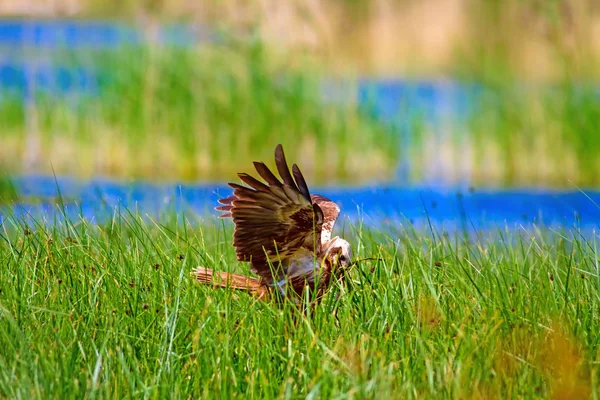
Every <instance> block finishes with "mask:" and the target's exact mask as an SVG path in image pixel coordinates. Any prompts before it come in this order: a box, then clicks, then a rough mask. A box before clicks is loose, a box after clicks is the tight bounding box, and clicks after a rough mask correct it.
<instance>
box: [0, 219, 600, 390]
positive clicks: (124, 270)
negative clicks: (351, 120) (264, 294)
mask: <svg viewBox="0 0 600 400" xmlns="http://www.w3.org/2000/svg"><path fill="white" fill-rule="evenodd" d="M187 218H188V219H184V217H183V216H179V217H175V216H174V215H173V214H170V213H165V214H164V215H162V216H161V217H160V218H159V219H158V220H156V221H152V220H150V219H148V218H146V217H145V218H141V217H138V216H135V215H130V214H128V213H126V212H125V213H124V215H119V214H115V216H114V217H113V219H112V220H110V221H109V222H107V223H103V224H102V225H100V226H96V225H91V224H89V223H88V222H87V221H85V220H79V221H69V222H66V223H65V222H60V220H57V221H56V222H54V223H50V225H49V226H48V227H45V228H44V227H42V226H37V225H36V226H29V227H26V226H25V225H24V224H23V223H22V222H20V221H19V220H18V219H17V218H16V217H9V218H8V219H6V220H5V221H4V225H3V228H2V236H1V237H0V265H2V271H3V272H2V277H1V278H0V279H1V280H0V321H1V322H0V346H1V347H2V349H3V350H2V352H0V396H1V397H7V398H18V397H20V398H82V397H85V398H129V397H135V398H164V397H169V398H190V397H194V398H196V397H201V396H202V397H209V398H307V397H308V398H373V399H375V398H380V399H388V398H409V399H410V398H490V397H491V398H515V397H525V398H531V397H540V396H545V397H555V398H583V397H584V396H587V395H589V394H591V393H592V392H593V393H594V395H595V396H597V395H598V389H597V388H598V377H599V375H598V372H599V371H598V359H599V358H598V342H599V340H600V334H599V332H600V326H599V325H600V324H599V322H600V321H599V318H598V315H600V314H599V312H600V309H599V306H600V302H599V298H598V295H599V288H600V275H599V270H598V266H597V260H598V254H597V244H596V242H595V241H591V242H590V241H586V240H584V239H582V238H581V237H580V236H579V235H578V233H577V232H575V231H573V232H565V234H564V235H561V234H558V233H555V232H548V231H534V232H532V233H530V234H528V233H525V232H508V231H503V230H500V231H497V232H495V233H494V234H493V237H494V238H493V239H492V235H490V236H489V237H488V236H485V237H480V239H479V240H477V241H476V242H462V241H460V240H456V239H452V238H450V237H448V236H446V235H444V234H441V232H438V233H436V234H435V236H432V235H431V234H427V233H423V232H416V231H414V230H413V229H412V228H410V227H402V226H400V225H398V226H396V227H393V228H392V233H383V232H381V231H377V230H374V229H369V228H366V227H363V226H362V225H350V224H340V226H338V229H339V230H340V233H341V234H342V235H343V236H345V237H348V238H350V240H351V242H352V244H353V246H354V248H355V252H356V256H357V257H365V256H374V257H380V258H381V259H382V261H381V262H376V261H367V262H363V263H361V264H360V265H359V266H358V267H356V268H355V269H353V270H352V271H351V273H350V281H349V283H348V285H347V286H346V287H345V288H344V289H339V288H334V289H333V293H331V294H330V295H328V296H327V297H326V298H325V300H324V303H323V305H322V307H320V308H319V309H317V311H316V314H315V315H314V316H313V317H312V318H311V319H303V318H299V317H298V316H297V315H295V314H294V312H293V311H292V310H291V309H289V308H288V309H284V310H279V309H278V308H276V307H274V306H272V305H269V304H263V303H259V302H256V301H254V300H252V299H251V298H249V297H248V296H245V295H243V294H238V293H232V292H230V291H226V290H219V291H215V290H213V289H212V288H210V287H205V286H201V285H199V284H197V282H195V281H194V279H192V278H191V277H190V271H191V269H192V268H193V267H195V266H197V265H204V266H208V267H213V268H216V269H219V270H236V271H241V272H246V271H247V267H245V266H240V265H239V264H238V263H236V262H235V261H234V260H235V255H234V251H233V248H232V247H231V246H230V242H231V227H230V225H229V224H226V225H225V226H222V225H218V224H217V225H215V224H214V223H213V220H212V219H206V220H203V219H200V218H198V217H194V216H188V217H187ZM338 291H341V293H342V296H340V298H339V300H336V297H335V292H338ZM333 309H335V310H337V311H336V314H337V317H336V315H334V313H333ZM294 319H296V320H297V321H298V322H297V324H296V325H294V323H293V320H294Z"/></svg>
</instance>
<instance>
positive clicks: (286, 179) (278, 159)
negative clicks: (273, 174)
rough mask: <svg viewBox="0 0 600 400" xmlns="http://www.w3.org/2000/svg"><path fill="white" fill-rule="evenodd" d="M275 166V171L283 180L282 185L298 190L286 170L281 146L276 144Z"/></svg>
mask: <svg viewBox="0 0 600 400" xmlns="http://www.w3.org/2000/svg"><path fill="white" fill-rule="evenodd" d="M275 165H276V166H277V171H279V175H280V176H281V179H283V183H285V184H286V185H288V186H290V187H291V188H293V189H296V190H298V187H297V186H296V182H294V179H293V178H292V174H290V169H289V168H288V164H287V160H286V159H285V154H284V153H283V146H282V145H281V144H278V145H277V148H275Z"/></svg>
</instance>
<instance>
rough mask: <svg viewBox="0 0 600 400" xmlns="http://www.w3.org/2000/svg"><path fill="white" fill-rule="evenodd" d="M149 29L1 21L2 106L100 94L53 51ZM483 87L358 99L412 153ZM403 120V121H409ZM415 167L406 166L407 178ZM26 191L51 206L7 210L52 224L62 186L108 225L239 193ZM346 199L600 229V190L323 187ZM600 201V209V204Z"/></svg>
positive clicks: (171, 35)
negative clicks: (422, 131)
mask: <svg viewBox="0 0 600 400" xmlns="http://www.w3.org/2000/svg"><path fill="white" fill-rule="evenodd" d="M155 39H156V40H157V41H158V43H159V44H161V45H168V46H190V45H193V44H195V43H197V42H199V41H208V40H212V41H214V40H218V37H217V36H216V35H215V34H213V33H212V32H209V31H207V30H202V29H198V28H192V27H190V26H185V25H176V26H166V27H160V28H159V30H158V33H157V35H156V38H155ZM145 40H146V38H145V36H144V34H143V33H142V31H141V30H139V29H136V28H135V27H133V26H130V25H124V24H120V23H115V22H108V21H92V22H90V21H85V22H83V21H69V20H54V21H18V20H11V21H0V100H1V99H2V96H3V94H6V93H12V94H15V93H16V94H17V95H19V96H21V97H22V98H23V99H30V98H31V96H32V95H33V94H35V93H36V92H38V91H43V92H46V93H50V94H51V95H53V96H58V97H60V96H69V98H71V97H72V95H73V94H75V95H77V96H79V95H92V96H93V95H96V94H97V93H98V92H99V91H100V90H101V87H100V82H101V80H100V78H99V77H100V75H101V74H103V73H105V72H106V71H99V70H97V69H93V68H89V67H85V68H84V67H81V66H74V65H64V64H57V63H55V62H54V60H53V57H52V55H53V53H54V52H55V51H60V50H61V49H65V48H66V49H70V50H75V51H77V50H78V49H86V50H90V49H92V50H93V49H103V50H106V49H116V48H119V47H120V46H123V45H137V44H142V43H144V41H145ZM482 90H483V89H482V87H481V86H480V85H478V84H475V83H464V82H462V83H458V82H452V81H444V80H440V81H408V80H400V79H391V80H368V79H365V80H361V81H359V82H358V88H357V91H356V92H355V93H351V94H350V96H355V98H356V99H357V102H358V104H359V105H360V106H361V107H362V109H363V110H364V112H368V113H372V114H373V115H374V116H376V117H377V118H379V119H381V120H383V121H386V122H387V123H389V124H390V125H391V127H392V128H393V129H394V131H395V132H396V134H399V135H402V137H403V141H402V142H403V143H404V146H403V147H404V148H409V146H408V145H407V144H408V143H409V142H410V140H411V121H410V119H409V118H407V116H415V115H416V116H419V117H421V118H422V120H424V121H426V122H427V124H428V125H429V127H430V129H431V128H432V127H433V128H434V129H435V128H436V127H440V126H443V125H444V123H445V122H446V121H448V120H449V119H451V120H452V121H453V123H456V122H457V121H458V122H460V121H462V120H464V119H466V118H467V117H468V116H469V114H470V113H472V112H474V110H476V107H477V104H478V102H479V96H480V94H481V92H482ZM324 97H325V98H326V99H330V100H333V101H342V100H344V99H345V98H347V97H348V93H347V85H345V83H344V82H333V81H331V82H326V83H324ZM399 116H401V117H399ZM408 171H409V166H407V165H400V166H399V171H398V182H403V181H405V179H403V176H405V175H407V173H408ZM15 183H16V186H17V189H18V191H19V193H20V195H22V196H25V198H27V197H31V198H41V199H42V202H41V203H40V202H35V203H31V204H28V203H21V204H19V205H18V206H16V207H13V208H12V209H6V208H5V209H4V216H2V212H1V211H0V219H3V218H4V219H5V218H6V215H7V214H11V213H15V214H16V215H17V216H22V217H27V216H30V215H31V216H34V217H35V218H46V219H48V220H52V219H53V218H54V217H55V216H56V215H57V212H58V208H57V206H56V203H57V202H58V200H57V196H58V191H57V184H58V187H59V188H60V191H61V194H62V196H63V197H64V199H65V200H66V204H65V210H66V211H67V213H68V214H69V215H70V216H71V217H72V218H77V217H78V216H79V215H80V214H81V215H82V216H83V217H85V218H86V219H88V220H91V221H95V222H101V221H103V220H106V219H107V218H109V216H110V215H111V214H113V213H114V212H115V209H116V207H126V208H129V209H132V210H137V211H138V212H140V213H142V214H149V215H159V214H160V212H161V211H164V210H175V211H179V212H181V211H190V212H193V213H195V214H202V215H205V216H206V217H207V218H213V217H216V215H217V213H216V212H214V211H213V210H212V208H213V207H214V206H215V205H216V201H217V199H218V198H219V197H220V196H226V195H228V194H229V193H230V192H231V191H230V190H229V188H228V187H227V186H225V185H223V184H221V183H218V184H203V185H177V184H162V185H161V184H149V183H140V182H138V183H132V184H131V183H126V182H114V181H108V180H94V181H89V182H78V181H76V180H73V179H69V178H65V177H61V178H59V179H58V182H55V181H54V178H50V177H41V176H27V177H21V178H18V179H17V180H16V182H15ZM313 192H316V193H321V194H323V195H325V196H328V197H330V198H332V199H333V200H335V201H337V202H338V203H339V204H340V205H341V206H342V209H343V214H342V215H343V216H344V218H347V219H349V220H352V221H356V220H357V219H359V217H360V219H362V220H363V221H364V222H365V223H368V224H372V225H381V224H392V225H394V224H400V223H412V224H414V225H415V226H416V227H422V228H427V227H428V226H429V224H430V223H431V224H432V225H434V226H435V227H437V228H441V229H447V230H472V229H493V228H498V227H510V228H516V229H519V228H520V227H523V226H532V225H533V224H536V225H543V226H550V227H570V226H574V225H577V226H580V227H584V228H595V227H596V225H597V221H598V220H599V217H600V209H599V208H598V207H597V206H596V205H595V204H600V192H588V193H586V195H587V196H589V198H588V197H586V195H584V194H582V193H580V192H577V191H571V192H554V191H550V190H527V189H521V190H511V191H505V190H502V191H493V190H487V191H482V190H475V191H470V190H462V191H461V192H460V193H459V189H456V188H444V187H431V186H429V187H425V186H422V187H404V186H390V187H385V186H381V185H375V186H373V187H360V188H356V187H337V188H333V187H327V188H314V189H313ZM594 203H595V204H594Z"/></svg>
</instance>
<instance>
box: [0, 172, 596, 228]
mask: <svg viewBox="0 0 600 400" xmlns="http://www.w3.org/2000/svg"><path fill="white" fill-rule="evenodd" d="M15 184H16V186H17V188H18V191H19V194H20V195H21V196H25V197H28V196H30V197H37V198H42V199H46V200H44V201H42V202H41V203H38V202H35V203H27V202H24V203H21V204H19V205H18V206H16V207H12V208H11V209H10V211H8V213H5V216H4V218H6V215H8V214H13V215H16V216H18V217H25V218H29V217H30V216H33V217H34V218H35V219H36V220H42V219H46V220H48V221H52V220H53V218H54V217H55V216H56V215H59V214H60V208H59V207H57V204H59V202H60V201H59V196H62V199H63V201H64V203H65V210H66V212H67V214H68V215H69V217H70V218H72V219H75V220H76V219H78V218H79V217H80V216H82V217H84V218H86V219H87V220H89V221H91V222H95V223H99V222H102V221H107V220H108V218H110V216H111V215H113V214H114V213H115V210H117V209H120V210H121V211H122V212H123V211H124V210H125V209H128V210H130V211H132V212H137V213H139V214H140V215H146V214H148V215H150V216H154V217H159V216H160V215H163V213H165V212H171V211H175V212H178V213H182V212H185V213H187V214H188V215H196V216H197V215H200V216H202V217H204V218H207V219H209V220H216V217H217V216H218V213H217V212H216V211H214V210H213V207H215V206H216V205H217V199H219V198H220V197H224V196H228V195H229V194H231V189H230V188H229V187H228V186H226V185H223V184H197V185H192V184H189V185H181V184H152V183H145V182H133V183H127V182H117V181H111V180H100V179H98V180H92V181H85V182H82V181H77V180H75V179H70V178H64V177H63V178H57V179H56V180H55V178H54V177H45V176H27V177H20V178H18V179H16V181H15ZM311 190H312V192H313V193H319V194H322V195H325V196H327V197H330V198H331V199H332V200H334V201H336V202H337V203H338V204H339V205H340V206H341V208H342V219H343V220H347V221H352V222H356V221H358V220H361V221H363V222H364V223H365V224H367V225H371V226H385V225H400V224H412V225H413V226H414V227H416V228H424V229H426V228H428V227H429V224H430V223H431V224H432V225H433V226H434V228H435V229H436V230H444V231H449V232H460V231H463V230H466V231H473V230H490V229H499V228H501V229H502V228H510V229H520V228H521V227H532V226H533V225H536V226H545V227H552V228H562V227H574V226H577V227H579V228H581V229H594V228H596V227H597V224H598V221H600V208H599V207H598V206H597V205H596V204H600V192H586V193H585V194H583V193H581V192H578V191H573V192H554V191H550V190H524V189H521V190H511V191H491V190H485V191H483V190H477V189H467V190H464V191H458V190H457V189H449V188H442V187H438V188H432V187H429V188H424V187H421V188H419V187H385V186H379V185H378V186H374V187H323V188H321V187H315V188H312V189H311ZM594 203H595V204H594ZM0 214H1V213H0ZM0 218H2V217H0Z"/></svg>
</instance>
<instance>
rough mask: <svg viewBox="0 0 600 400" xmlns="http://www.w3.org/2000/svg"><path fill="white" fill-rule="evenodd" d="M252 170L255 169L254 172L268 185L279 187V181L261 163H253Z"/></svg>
mask: <svg viewBox="0 0 600 400" xmlns="http://www.w3.org/2000/svg"><path fill="white" fill-rule="evenodd" d="M254 168H256V172H258V174H259V175H260V176H261V177H262V178H263V179H264V180H265V181H266V182H267V183H268V184H269V185H274V186H277V187H280V186H281V182H279V179H277V177H276V176H275V175H274V174H273V173H272V172H271V170H270V169H269V167H267V166H266V165H265V163H263V162H258V161H254Z"/></svg>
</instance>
